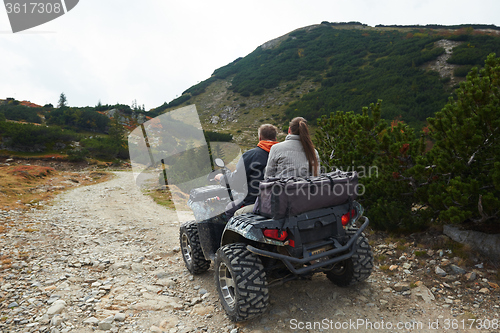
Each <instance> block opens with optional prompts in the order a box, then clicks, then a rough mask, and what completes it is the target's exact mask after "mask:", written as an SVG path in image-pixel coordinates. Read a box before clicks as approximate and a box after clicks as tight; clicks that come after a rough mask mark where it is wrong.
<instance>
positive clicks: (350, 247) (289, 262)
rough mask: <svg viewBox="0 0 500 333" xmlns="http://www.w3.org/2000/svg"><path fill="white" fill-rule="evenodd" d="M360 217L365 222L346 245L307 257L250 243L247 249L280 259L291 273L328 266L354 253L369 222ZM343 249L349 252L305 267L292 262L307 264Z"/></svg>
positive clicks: (307, 271) (300, 272)
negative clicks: (272, 250) (295, 265)
mask: <svg viewBox="0 0 500 333" xmlns="http://www.w3.org/2000/svg"><path fill="white" fill-rule="evenodd" d="M361 218H364V219H365V222H364V223H363V225H362V226H361V227H360V228H359V229H358V231H357V232H356V233H355V234H354V235H353V236H352V237H351V239H350V240H349V241H348V242H347V244H346V245H344V246H341V247H337V248H334V249H331V250H328V251H325V252H322V253H318V254H315V255H311V256H307V257H304V258H295V257H291V256H286V255H283V254H280V253H276V252H270V251H266V250H262V249H258V248H256V247H253V246H252V245H247V250H248V251H250V252H252V253H255V254H257V255H260V256H264V257H270V258H274V259H280V260H281V261H283V263H284V264H285V266H286V267H287V268H288V269H289V270H290V271H291V272H292V273H293V274H297V275H300V274H305V273H309V272H310V271H313V270H315V269H318V268H321V267H325V266H328V265H332V264H335V263H338V262H340V261H343V260H345V259H349V258H350V257H352V255H353V254H354V252H355V251H356V249H357V245H356V243H355V242H356V240H357V239H358V238H359V236H360V235H361V233H362V232H363V230H365V228H366V227H367V226H368V224H369V223H370V221H369V220H368V218H367V217H366V216H362V217H361ZM330 243H331V244H333V245H336V244H335V243H334V242H333V241H332V242H330ZM345 251H349V252H348V253H345V254H342V255H340V256H338V257H335V258H331V259H328V260H324V261H319V262H316V263H314V264H311V265H308V266H306V267H302V268H295V267H294V266H293V264H302V265H304V264H307V263H309V262H311V261H315V260H318V259H322V258H324V257H327V256H332V255H336V254H338V253H342V252H345Z"/></svg>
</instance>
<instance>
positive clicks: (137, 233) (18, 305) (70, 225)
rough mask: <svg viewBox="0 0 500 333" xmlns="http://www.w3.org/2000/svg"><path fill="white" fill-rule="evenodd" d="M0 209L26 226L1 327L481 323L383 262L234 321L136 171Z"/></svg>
mask: <svg viewBox="0 0 500 333" xmlns="http://www.w3.org/2000/svg"><path fill="white" fill-rule="evenodd" d="M0 214H1V215H2V216H3V218H5V217H6V216H7V215H9V218H11V219H15V220H16V221H17V223H18V228H17V229H15V230H11V231H9V233H7V234H6V235H5V237H3V238H2V239H1V242H2V249H1V251H2V255H4V256H5V255H6V254H7V253H10V255H11V256H12V258H14V260H13V262H12V263H11V264H12V267H11V268H9V269H8V270H3V271H0V282H1V290H0V300H1V301H2V303H1V306H0V312H1V313H0V315H1V316H2V318H1V319H2V320H0V331H2V332H52V333H57V332H82V333H83V332H93V331H95V330H103V331H106V330H108V331H110V332H172V333H174V332H175V333H181V332H228V333H237V332H252V333H258V332H262V333H263V332H329V331H332V332H333V331H336V328H337V329H340V331H343V332H372V331H373V332H375V331H376V332H443V331H444V332H446V331H449V332H473V331H479V330H476V329H470V328H469V326H470V324H471V322H470V321H469V319H471V317H467V316H464V315H463V314H461V313H460V311H459V310H457V307H456V306H455V305H456V304H457V302H456V300H458V299H459V297H460V296H457V297H452V298H446V299H443V300H441V299H440V300H439V301H438V300H437V299H435V297H434V295H433V293H432V292H431V291H430V290H429V289H427V288H426V287H425V286H423V285H422V286H419V287H416V288H412V289H410V290H407V289H409V288H408V284H404V283H403V284H402V285H401V284H396V283H397V282H401V281H399V280H398V281H396V279H395V278H394V277H393V278H390V277H388V276H387V275H384V274H383V273H382V272H381V271H380V270H378V269H375V270H374V273H373V275H372V276H371V278H370V279H369V280H368V281H367V282H364V283H362V284H360V285H357V286H354V287H351V288H339V287H336V286H335V285H333V284H332V283H330V282H329V281H328V280H327V279H326V278H325V276H324V275H322V274H317V275H315V276H314V277H313V278H312V280H310V281H309V280H307V281H297V280H296V281H291V282H288V283H286V284H284V285H281V286H276V287H273V288H272V289H271V290H270V300H271V304H270V307H269V309H268V311H267V313H266V314H265V315H263V316H262V317H260V318H257V319H255V320H251V321H249V322H246V323H242V324H234V323H232V322H230V321H229V320H228V319H227V318H226V316H225V314H224V312H223V310H222V307H221V306H220V303H219V301H218V297H217V294H216V290H215V287H214V282H213V268H211V269H210V270H209V271H208V272H207V273H205V274H202V275H200V276H191V275H190V274H189V273H188V272H187V270H186V269H185V268H184V265H183V262H182V258H181V254H180V253H179V244H178V227H179V221H178V219H177V215H176V214H175V213H174V212H173V211H171V210H167V209H165V208H163V207H161V206H159V205H156V204H155V203H154V202H153V201H152V200H151V198H149V197H148V196H145V195H143V194H142V193H141V192H140V190H139V189H138V188H137V187H136V186H135V184H134V182H133V178H132V173H130V172H116V177H114V178H113V179H112V180H110V181H108V182H105V183H100V184H96V185H91V186H86V187H78V188H76V189H73V190H70V191H68V192H65V193H63V194H61V195H59V196H58V198H57V199H56V200H55V201H54V202H53V203H52V204H51V205H49V206H47V207H45V208H44V209H41V210H37V211H32V212H30V213H28V214H18V215H16V214H15V213H13V212H5V211H4V212H0ZM186 218H187V216H186ZM28 227H29V228H30V229H29V230H28V231H29V232H28V231H27V228H28ZM16 258H17V259H16ZM476 310H477V311H476V314H477V315H476V317H477V318H481V319H489V320H491V327H490V330H484V329H483V330H482V331H493V332H495V331H496V332H498V331H499V329H498V319H499V317H498V310H499V309H498V307H497V308H494V307H488V308H484V307H479V306H478V307H477V309H476ZM494 320H496V323H497V326H496V329H491V328H493V327H494V326H493V325H494V324H493V323H494ZM398 325H399V326H398ZM429 325H431V326H429ZM436 325H438V326H436ZM447 325H449V327H450V329H448V330H447V329H446V327H447ZM454 327H458V329H452V328H454ZM463 328H465V329H463Z"/></svg>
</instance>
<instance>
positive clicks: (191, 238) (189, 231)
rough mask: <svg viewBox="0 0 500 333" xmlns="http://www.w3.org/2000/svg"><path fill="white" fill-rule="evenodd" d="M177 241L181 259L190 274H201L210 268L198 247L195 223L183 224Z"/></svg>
mask: <svg viewBox="0 0 500 333" xmlns="http://www.w3.org/2000/svg"><path fill="white" fill-rule="evenodd" d="M179 240H180V243H181V252H182V259H184V263H185V264H186V268H187V269H188V270H189V272H191V274H201V273H204V272H206V271H207V270H208V268H209V267H210V260H206V259H205V256H204V255H203V250H202V249H201V245H200V237H199V235H198V226H197V224H196V221H189V222H186V223H183V224H182V225H181V228H180V234H179Z"/></svg>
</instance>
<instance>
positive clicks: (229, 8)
mask: <svg viewBox="0 0 500 333" xmlns="http://www.w3.org/2000/svg"><path fill="white" fill-rule="evenodd" d="M12 1H15V0H12ZM499 13H500V1H499V0H475V1H469V0H432V1H431V0H416V1H414V0H373V1H372V0H307V1H305V0H303V1H299V0H266V1H261V0H253V1H245V2H239V1H234V0H232V1H225V0H221V1H218V0H212V1H207V0H203V1H201V0H200V1H198V0H196V1H192V0H191V1H190V0H184V1H182V0H181V1H178V0H176V1H170V0H141V1H124V0H80V2H79V3H78V5H77V6H76V7H75V8H74V9H73V10H71V11H70V12H68V13H67V14H65V15H63V16H61V17H59V18H57V19H55V20H53V21H51V22H48V23H46V24H43V25H41V26H38V27H35V28H32V29H30V30H27V31H25V32H20V33H16V34H13V33H12V30H11V28H10V24H9V20H8V17H7V13H6V10H5V9H4V7H0V63H1V66H0V99H4V98H6V97H14V98H16V99H18V100H30V101H31V102H33V103H37V104H41V105H44V104H47V103H52V104H54V105H56V104H57V101H58V99H59V95H60V94H61V92H64V93H65V94H66V97H67V100H68V104H69V105H70V106H94V105H96V104H97V103H98V101H101V103H102V104H116V103H121V104H128V105H130V104H131V103H132V101H133V100H137V103H138V104H139V105H143V104H144V105H145V107H146V110H149V109H151V108H154V107H157V106H159V105H161V104H163V102H169V101H171V100H172V99H174V98H176V97H177V96H180V95H181V94H182V92H183V91H184V90H186V89H187V88H189V87H191V86H192V85H194V84H196V83H198V82H200V81H203V80H205V79H207V78H209V77H210V75H211V74H212V73H213V71H214V70H215V69H217V68H219V67H221V66H224V65H226V64H228V63H230V62H231V61H233V60H235V59H236V58H238V57H244V56H246V55H247V54H249V53H250V52H252V51H253V50H255V48H257V47H258V46H259V45H261V44H263V43H265V42H267V41H268V40H271V39H274V38H276V37H279V36H282V35H284V34H286V33H288V32H290V31H292V30H295V29H297V28H300V27H304V26H308V25H312V24H318V23H321V22H322V21H329V22H347V21H359V22H361V23H366V24H368V25H370V26H375V25H377V24H387V25H389V24H400V25H410V24H421V25H425V24H434V23H435V24H443V25H452V24H467V23H478V24H479V23H481V24H495V25H497V26H500V15H499Z"/></svg>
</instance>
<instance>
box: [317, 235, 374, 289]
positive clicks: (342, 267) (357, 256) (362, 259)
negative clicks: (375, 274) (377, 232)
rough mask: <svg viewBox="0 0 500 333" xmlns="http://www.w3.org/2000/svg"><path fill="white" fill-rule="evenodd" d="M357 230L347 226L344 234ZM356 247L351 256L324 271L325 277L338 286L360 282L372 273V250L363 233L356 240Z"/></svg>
mask: <svg viewBox="0 0 500 333" xmlns="http://www.w3.org/2000/svg"><path fill="white" fill-rule="evenodd" d="M357 231H358V230H357V229H355V228H349V229H347V230H346V234H347V235H348V236H350V237H353V236H354V234H356V232H357ZM356 247H357V248H356V252H354V254H353V255H352V257H351V258H349V259H346V260H344V261H341V262H339V263H338V264H336V265H335V267H334V268H333V269H332V270H330V271H328V272H326V276H327V278H328V279H329V280H330V281H332V282H333V283H335V284H336V285H338V286H339V287H347V286H350V285H352V284H355V283H358V282H362V281H364V280H366V279H368V277H369V276H370V274H371V273H372V269H373V252H372V249H371V247H370V244H368V239H367V238H366V237H365V235H364V234H363V233H362V234H361V235H360V236H359V237H358V239H357V240H356Z"/></svg>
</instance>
